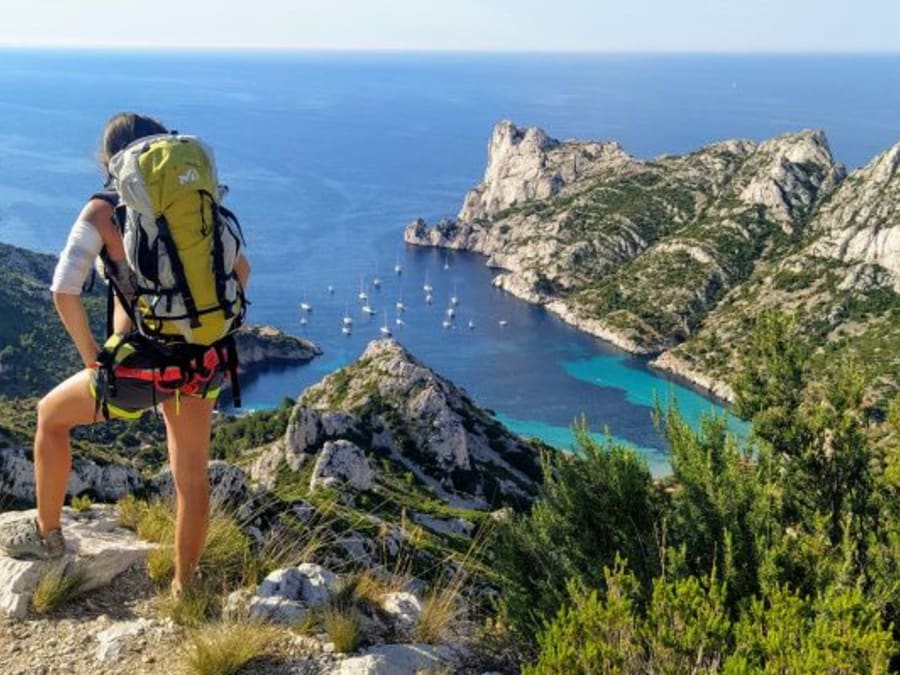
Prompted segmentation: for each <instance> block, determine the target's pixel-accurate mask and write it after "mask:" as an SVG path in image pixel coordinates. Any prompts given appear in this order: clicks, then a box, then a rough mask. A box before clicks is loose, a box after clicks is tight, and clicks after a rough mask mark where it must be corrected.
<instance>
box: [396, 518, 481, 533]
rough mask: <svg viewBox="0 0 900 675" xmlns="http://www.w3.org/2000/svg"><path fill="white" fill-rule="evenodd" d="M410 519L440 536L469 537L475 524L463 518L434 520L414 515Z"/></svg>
mask: <svg viewBox="0 0 900 675" xmlns="http://www.w3.org/2000/svg"><path fill="white" fill-rule="evenodd" d="M412 519H413V520H414V521H416V522H417V523H420V524H421V525H424V526H425V527H427V528H428V529H429V530H431V531H432V532H439V533H441V534H452V535H459V536H463V537H469V536H471V535H472V533H473V532H474V530H475V524H474V523H472V522H470V521H468V520H466V519H465V518H434V517H433V516H429V515H426V514H424V513H414V514H413V516H412Z"/></svg>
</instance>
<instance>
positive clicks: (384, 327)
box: [381, 310, 391, 337]
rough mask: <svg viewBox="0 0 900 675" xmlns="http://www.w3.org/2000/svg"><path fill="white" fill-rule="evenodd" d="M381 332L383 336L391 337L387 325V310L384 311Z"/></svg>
mask: <svg viewBox="0 0 900 675" xmlns="http://www.w3.org/2000/svg"><path fill="white" fill-rule="evenodd" d="M381 334H382V335H383V336H384V337H391V329H390V328H389V327H388V322H387V310H385V312H384V325H383V326H382V327H381Z"/></svg>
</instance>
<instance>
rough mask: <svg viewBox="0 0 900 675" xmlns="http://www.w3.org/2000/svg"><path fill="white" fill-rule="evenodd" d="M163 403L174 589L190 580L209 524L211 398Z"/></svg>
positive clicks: (188, 398)
mask: <svg viewBox="0 0 900 675" xmlns="http://www.w3.org/2000/svg"><path fill="white" fill-rule="evenodd" d="M179 407H180V410H179V411H178V413H177V414H176V402H175V400H174V399H169V400H167V401H166V402H165V403H163V416H164V417H165V420H166V437H167V440H168V446H169V465H170V466H171V467H172V478H173V480H174V483H175V493H176V497H177V511H176V518H175V579H174V581H173V582H172V589H173V591H174V592H175V593H180V592H181V590H182V589H183V588H184V587H186V586H187V585H189V584H190V581H191V579H192V578H193V576H194V572H195V570H196V569H197V564H198V563H199V561H200V555H201V554H202V553H203V547H204V546H205V544H206V531H207V529H208V527H209V478H208V474H207V470H208V469H207V466H208V464H209V440H210V426H211V424H212V412H213V408H214V407H215V401H213V400H205V399H199V398H190V397H187V396H183V397H181V402H180V406H179Z"/></svg>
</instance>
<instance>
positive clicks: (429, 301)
mask: <svg viewBox="0 0 900 675" xmlns="http://www.w3.org/2000/svg"><path fill="white" fill-rule="evenodd" d="M425 302H427V303H428V304H429V305H430V304H431V303H432V302H434V296H433V295H432V294H431V293H429V294H428V295H426V296H425Z"/></svg>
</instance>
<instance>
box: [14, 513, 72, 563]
mask: <svg viewBox="0 0 900 675" xmlns="http://www.w3.org/2000/svg"><path fill="white" fill-rule="evenodd" d="M0 552H3V553H4V554H5V555H7V556H9V557H10V558H18V559H23V558H24V559H28V558H41V559H43V560H56V559H59V558H62V557H63V556H64V555H65V554H66V540H65V539H64V538H63V535H62V530H61V529H60V528H58V527H57V528H56V529H54V530H50V531H49V532H48V533H47V535H46V536H42V535H41V531H40V529H39V528H38V524H37V520H28V521H19V522H17V523H12V524H11V525H10V526H9V527H7V528H5V529H4V530H3V531H2V532H0Z"/></svg>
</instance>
